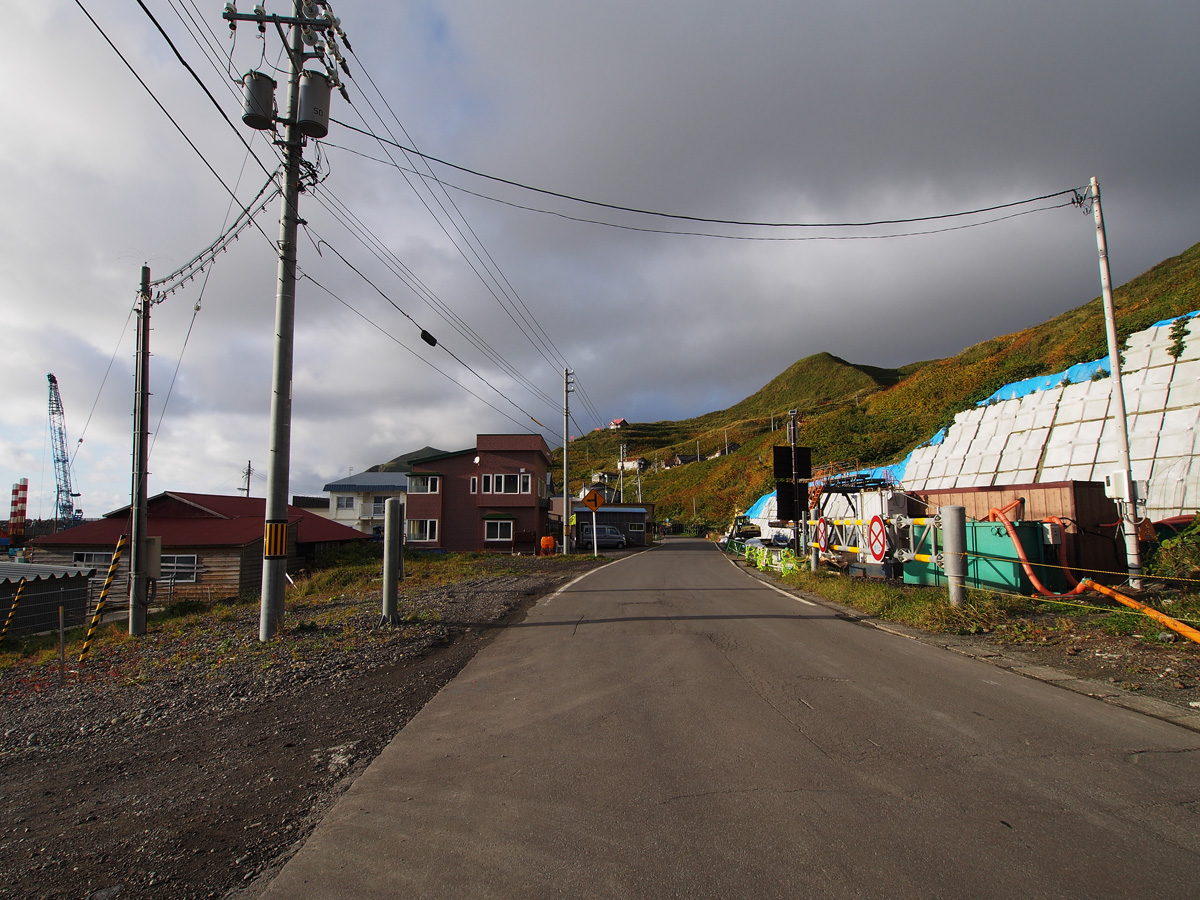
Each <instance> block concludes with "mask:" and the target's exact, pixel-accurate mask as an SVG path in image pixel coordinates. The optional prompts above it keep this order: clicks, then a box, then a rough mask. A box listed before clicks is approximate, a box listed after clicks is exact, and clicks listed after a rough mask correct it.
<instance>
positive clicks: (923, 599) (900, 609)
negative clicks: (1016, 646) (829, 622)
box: [785, 569, 1038, 634]
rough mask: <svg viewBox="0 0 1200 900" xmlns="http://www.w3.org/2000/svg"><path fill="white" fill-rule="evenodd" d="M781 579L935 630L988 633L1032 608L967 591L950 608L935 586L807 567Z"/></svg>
mask: <svg viewBox="0 0 1200 900" xmlns="http://www.w3.org/2000/svg"><path fill="white" fill-rule="evenodd" d="M785 581H786V582H787V583H788V584H789V585H791V586H792V587H797V588H800V589H801V590H805V591H811V592H813V593H814V594H820V595H821V596H822V597H827V598H828V599H830V600H835V601H837V602H838V603H844V604H846V605H847V606H852V607H854V608H855V609H857V610H861V611H862V612H864V613H866V614H867V615H870V616H876V617H878V618H880V619H885V620H887V621H889V622H898V623H900V624H902V625H910V626H912V627H914V628H921V629H923V630H925V631H931V632H936V633H939V634H983V633H988V632H993V631H996V630H998V629H999V628H1001V626H1003V625H1005V624H1007V623H1009V622H1010V620H1011V619H1013V618H1014V617H1016V616H1022V615H1027V614H1030V613H1032V612H1033V611H1034V610H1035V609H1036V608H1037V606H1038V603H1037V601H1036V600H1033V599H1031V598H1027V597H1016V596H1009V595H1002V594H993V593H990V592H985V591H970V590H969V591H967V601H966V603H964V604H963V605H962V607H960V608H955V607H953V606H951V605H950V602H949V599H948V597H947V593H946V591H944V590H942V589H940V588H927V587H912V586H905V585H898V584H894V583H891V582H884V581H868V580H865V579H858V578H847V577H846V576H844V575H837V574H834V573H831V572H825V571H820V572H815V573H814V572H811V571H809V570H808V569H799V570H797V571H795V572H791V573H789V574H788V575H787V576H786V578H785Z"/></svg>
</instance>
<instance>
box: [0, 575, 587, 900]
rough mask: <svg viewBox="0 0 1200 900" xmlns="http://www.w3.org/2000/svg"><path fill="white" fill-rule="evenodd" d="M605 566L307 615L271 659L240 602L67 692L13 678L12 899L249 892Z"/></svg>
mask: <svg viewBox="0 0 1200 900" xmlns="http://www.w3.org/2000/svg"><path fill="white" fill-rule="evenodd" d="M512 565H516V566H517V567H518V568H520V567H521V566H522V564H521V563H519V562H514V563H511V564H510V563H508V562H507V561H506V563H505V568H506V569H511V566H512ZM594 565H595V563H594V562H591V561H587V560H582V559H581V560H579V561H578V563H571V564H566V565H563V564H562V563H561V562H560V563H558V564H556V565H554V566H553V567H547V566H546V565H544V564H543V563H540V562H539V561H538V560H536V559H534V558H530V559H529V560H528V562H527V563H526V564H524V568H525V569H527V571H524V572H520V573H518V574H504V575H497V576H484V577H480V578H475V579H470V580H467V581H464V582H460V583H456V584H453V585H449V586H441V587H431V588H429V589H427V590H420V591H417V592H416V593H415V594H410V595H408V597H407V599H406V600H405V605H404V609H406V610H408V611H409V616H408V617H409V618H410V619H411V621H408V622H405V623H404V624H402V625H400V626H392V627H387V628H377V627H376V626H377V624H378V619H379V601H378V599H371V600H368V599H356V598H354V597H346V598H342V599H340V600H339V599H334V600H333V601H325V602H324V603H323V608H322V611H321V613H320V615H318V614H317V612H316V611H313V610H308V611H306V610H305V609H304V608H303V606H301V607H300V608H299V609H298V610H296V611H291V612H289V623H288V628H287V630H286V632H285V634H284V635H283V636H282V637H281V639H280V640H277V641H273V642H271V643H270V644H268V645H260V646H255V644H256V636H257V630H258V625H257V621H258V609H257V606H255V605H252V604H243V605H241V606H232V607H229V608H224V609H223V612H222V613H221V614H219V615H214V616H210V617H209V618H211V619H212V624H211V627H208V626H206V627H205V628H204V629H201V630H197V629H194V628H193V629H190V630H189V631H188V632H187V633H186V634H185V635H183V636H172V635H170V634H167V633H163V634H151V635H150V636H148V637H147V638H142V639H138V641H136V642H135V641H128V642H121V641H112V642H102V643H101V644H100V645H98V646H97V647H96V648H95V649H94V650H93V655H92V657H91V658H90V659H89V660H88V663H87V664H86V666H84V667H82V669H81V671H80V672H79V673H78V674H77V675H75V676H69V677H68V682H67V684H66V685H65V686H64V687H62V688H59V687H58V686H57V672H58V669H57V666H56V665H53V666H47V665H43V666H40V667H38V668H36V669H31V668H29V667H26V666H14V667H11V668H10V669H7V670H4V671H2V672H0V767H2V769H3V776H2V777H0V805H2V806H3V808H4V810H5V817H4V824H3V825H2V826H0V871H3V872H4V877H3V878H2V879H0V898H9V897H12V898H72V900H80V898H89V900H135V898H156V900H167V898H208V897H223V896H227V895H229V894H230V893H231V892H234V891H236V890H238V889H239V888H241V887H243V886H246V885H249V884H250V883H251V882H253V881H254V879H255V878H256V876H258V875H259V874H260V873H262V872H264V871H266V870H267V869H268V867H270V866H271V865H272V864H280V863H281V862H282V860H284V859H286V857H287V856H288V855H289V854H290V853H291V852H292V850H293V849H294V848H295V847H296V846H298V844H299V843H300V842H302V841H303V840H304V838H305V837H306V836H307V835H308V834H309V832H310V831H311V830H312V828H313V827H314V826H315V824H316V822H317V821H318V820H319V819H320V817H321V816H322V815H323V814H324V812H325V810H327V809H328V808H329V806H330V805H331V803H332V802H333V801H334V800H335V799H336V798H337V797H338V796H339V795H340V794H341V793H342V791H343V790H345V788H346V787H347V786H348V785H349V783H350V782H351V781H352V780H353V779H354V777H356V776H357V775H358V773H360V772H361V771H362V770H363V769H364V768H365V767H366V766H367V764H368V763H369V762H370V761H371V760H372V759H374V758H375V756H376V755H377V754H378V753H379V751H380V750H381V749H382V748H383V746H384V745H385V744H387V742H388V741H390V740H391V739H392V738H393V737H394V736H395V734H396V733H397V731H399V730H400V729H401V728H402V727H403V726H404V725H405V724H406V723H407V722H408V721H409V720H410V719H411V718H412V717H413V716H414V715H415V714H416V713H417V712H418V711H419V710H420V709H421V707H422V706H424V704H425V703H426V702H427V701H428V700H429V698H430V697H432V696H433V695H434V694H436V693H437V692H438V690H440V689H441V687H442V686H443V685H445V684H446V683H447V682H448V681H450V680H451V679H452V678H453V677H454V676H455V675H456V674H457V673H458V672H459V670H460V669H461V668H462V667H463V666H464V665H465V664H466V663H467V662H468V661H469V660H470V658H471V657H472V656H474V654H475V653H476V652H477V651H478V650H479V649H480V647H482V646H484V645H485V644H486V643H487V642H488V640H490V638H491V637H492V636H494V635H495V634H496V633H497V632H498V630H499V629H500V628H502V627H503V626H504V625H505V624H506V623H510V622H512V621H515V620H519V619H520V618H523V616H524V614H525V612H526V610H528V608H529V607H530V606H531V605H532V604H533V603H534V602H536V601H537V599H538V598H540V597H542V596H544V595H546V594H548V593H550V592H552V591H554V590H556V589H557V588H559V587H561V586H562V585H563V584H565V583H567V582H568V581H569V580H570V579H571V578H573V577H575V576H576V575H578V574H580V573H581V572H583V571H586V570H588V569H590V568H593V567H594ZM339 605H340V606H342V607H343V608H342V609H340V610H332V611H331V610H329V609H328V607H330V606H335V607H336V606H339ZM334 613H340V615H339V616H338V617H337V624H322V623H323V622H325V621H326V620H327V619H329V617H330V616H332V615H333V614H334ZM306 616H307V617H306ZM323 630H327V631H329V632H331V633H332V632H336V633H337V640H324V641H323V640H321V638H322V632H323Z"/></svg>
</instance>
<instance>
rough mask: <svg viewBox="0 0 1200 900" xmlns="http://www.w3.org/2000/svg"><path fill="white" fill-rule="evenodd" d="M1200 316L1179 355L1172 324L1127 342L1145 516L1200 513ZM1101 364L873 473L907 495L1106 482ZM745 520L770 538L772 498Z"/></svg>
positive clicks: (1125, 376)
mask: <svg viewBox="0 0 1200 900" xmlns="http://www.w3.org/2000/svg"><path fill="white" fill-rule="evenodd" d="M1197 316H1200V313H1197V312H1193V313H1188V314H1187V315H1186V316H1184V317H1182V318H1186V319H1189V321H1188V322H1187V332H1186V334H1185V335H1184V337H1183V351H1182V353H1180V354H1179V356H1178V358H1174V357H1173V356H1172V355H1171V353H1170V352H1169V350H1170V348H1171V347H1172V345H1173V344H1174V343H1175V339H1174V338H1172V337H1171V330H1172V327H1173V325H1174V323H1175V321H1176V320H1174V319H1168V320H1164V321H1162V322H1158V323H1156V324H1155V325H1153V326H1151V327H1150V328H1147V329H1146V330H1145V331H1139V332H1136V333H1134V334H1132V335H1130V336H1129V340H1128V342H1127V349H1126V351H1125V354H1124V363H1123V364H1122V377H1121V383H1122V385H1123V387H1124V391H1125V409H1126V414H1127V419H1128V428H1129V455H1130V462H1131V467H1132V469H1133V477H1134V479H1135V480H1138V481H1147V482H1149V496H1148V497H1147V504H1146V513H1147V515H1148V516H1149V517H1150V518H1151V519H1154V520H1158V519H1163V518H1167V517H1169V516H1176V515H1185V514H1186V515H1192V514H1195V513H1197V512H1200V460H1197V461H1195V462H1194V461H1193V460H1194V458H1195V453H1196V450H1197V442H1196V431H1197V426H1198V425H1200V318H1197ZM1112 385H1113V381H1112V378H1111V377H1109V365H1108V360H1107V359H1103V360H1097V361H1096V362H1092V363H1081V364H1079V365H1076V366H1072V367H1071V368H1070V369H1067V370H1066V371H1065V372H1059V373H1057V374H1055V375H1045V376H1041V377H1038V378H1029V379H1026V380H1024V381H1019V382H1015V383H1013V384H1009V385H1005V386H1004V387H1003V388H1001V389H1000V390H998V391H996V393H995V394H993V395H992V396H991V397H989V398H988V399H987V400H984V401H983V402H982V403H980V404H979V405H978V406H976V407H975V408H974V409H968V410H965V411H964V412H961V413H959V414H958V415H957V416H955V417H954V424H953V425H951V426H950V427H949V428H947V429H945V430H944V431H940V432H938V433H937V434H936V435H934V437H933V438H931V439H930V441H928V442H927V443H926V444H924V445H922V446H921V447H918V448H917V449H916V450H914V451H913V452H912V453H911V454H910V455H909V456H908V457H907V458H906V459H905V460H904V461H902V462H900V463H897V464H895V465H893V466H886V467H882V468H880V469H874V470H871V474H873V475H875V476H876V477H879V478H886V479H887V480H891V481H894V482H896V483H898V484H901V485H902V486H903V488H904V489H905V490H909V491H916V490H931V489H936V488H953V487H986V486H990V485H1004V484H1037V483H1043V482H1056V481H1103V480H1104V476H1105V475H1108V474H1110V473H1112V472H1115V471H1116V470H1117V443H1116V440H1117V439H1116V432H1115V429H1116V428H1117V427H1119V426H1118V423H1117V422H1116V420H1115V419H1114V418H1112ZM747 515H748V516H749V517H750V518H751V519H752V520H753V521H755V522H756V523H758V524H759V526H760V527H761V528H763V533H764V534H767V533H768V531H770V529H769V528H768V527H767V524H766V523H767V522H768V521H770V520H771V519H772V518H774V515H775V494H774V492H772V493H770V494H764V495H763V496H762V497H761V498H759V500H758V501H757V502H756V503H755V504H754V505H753V506H752V507H751V508H750V509H749V510H748V511H747Z"/></svg>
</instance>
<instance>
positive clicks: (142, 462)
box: [129, 266, 154, 636]
mask: <svg viewBox="0 0 1200 900" xmlns="http://www.w3.org/2000/svg"><path fill="white" fill-rule="evenodd" d="M153 302H154V301H153V300H152V299H151V297H150V267H149V266H142V283H141V287H140V288H139V289H138V309H137V316H138V333H137V366H136V368H135V372H134V388H133V392H134V399H133V490H132V495H133V497H132V502H131V504H130V511H131V513H132V516H131V522H130V533H131V534H132V541H131V548H130V552H129V633H130V634H131V635H134V636H136V635H141V634H145V633H146V607H147V605H148V604H149V599H150V591H149V582H150V579H149V576H148V574H147V573H148V567H147V558H146V556H147V554H146V544H147V541H146V537H147V530H148V525H147V519H148V517H149V508H148V498H147V496H146V468H147V466H148V464H149V446H150V440H149V434H150V432H149V412H150V306H151V304H152V303H153Z"/></svg>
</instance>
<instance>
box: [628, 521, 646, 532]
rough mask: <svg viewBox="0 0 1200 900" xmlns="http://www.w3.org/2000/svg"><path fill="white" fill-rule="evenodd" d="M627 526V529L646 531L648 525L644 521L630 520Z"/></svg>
mask: <svg viewBox="0 0 1200 900" xmlns="http://www.w3.org/2000/svg"><path fill="white" fill-rule="evenodd" d="M625 527H626V528H627V529H629V530H630V531H645V530H646V526H645V524H644V523H642V522H630V523H629V524H628V525H626V526H625Z"/></svg>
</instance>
